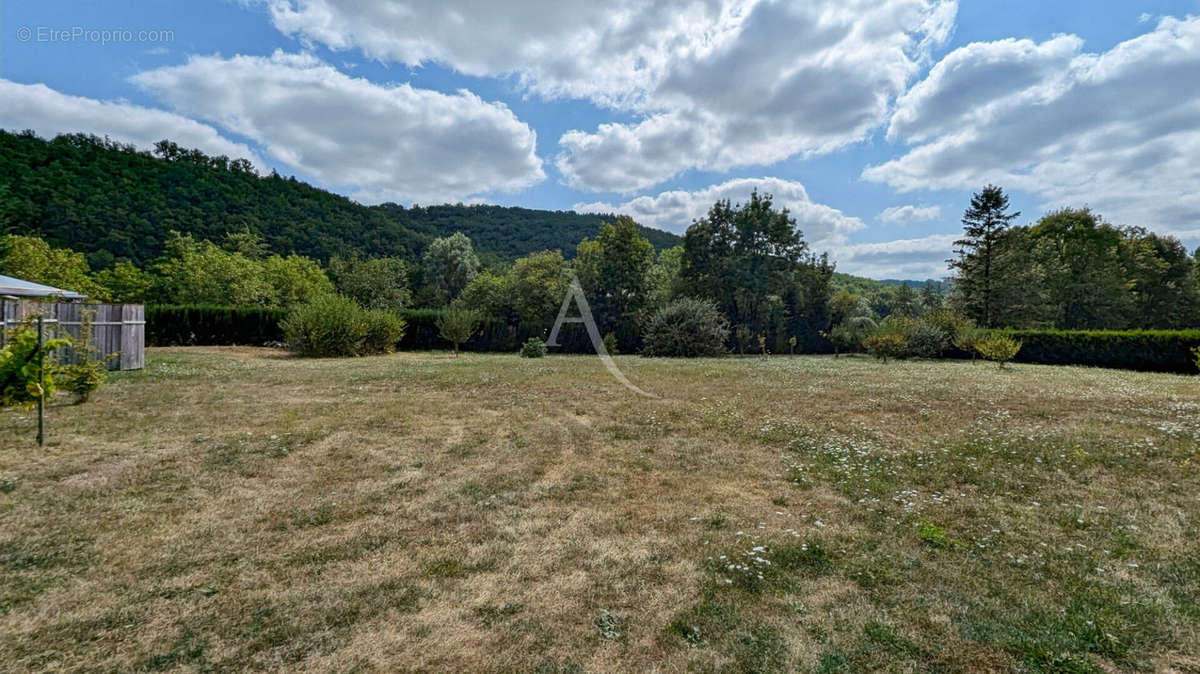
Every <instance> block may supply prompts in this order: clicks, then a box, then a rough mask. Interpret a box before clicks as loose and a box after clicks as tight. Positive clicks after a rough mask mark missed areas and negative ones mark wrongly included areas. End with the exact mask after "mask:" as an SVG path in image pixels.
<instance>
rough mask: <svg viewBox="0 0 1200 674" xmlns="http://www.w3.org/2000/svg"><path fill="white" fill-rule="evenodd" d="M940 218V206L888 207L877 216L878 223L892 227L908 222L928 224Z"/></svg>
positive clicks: (908, 205)
mask: <svg viewBox="0 0 1200 674" xmlns="http://www.w3.org/2000/svg"><path fill="white" fill-rule="evenodd" d="M940 217H942V209H941V207H940V206H913V205H911V204H906V205H904V206H888V207H887V208H885V209H883V212H882V213H880V214H879V218H878V219H879V221H880V222H886V223H889V224H893V225H902V224H907V223H910V222H929V221H930V220H937V219H938V218H940Z"/></svg>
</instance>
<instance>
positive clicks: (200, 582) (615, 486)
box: [0, 349, 1200, 672]
mask: <svg viewBox="0 0 1200 674" xmlns="http://www.w3.org/2000/svg"><path fill="white" fill-rule="evenodd" d="M619 363H620V365H621V367H622V368H623V369H624V370H625V372H626V374H627V375H628V376H629V377H630V379H631V380H633V381H634V382H635V383H637V384H638V385H639V386H641V387H643V388H645V389H648V390H652V391H655V392H657V393H659V394H661V395H662V396H663V399H662V400H646V399H642V398H638V397H635V396H634V395H633V394H631V393H629V392H627V391H626V390H625V389H623V388H621V387H620V385H619V384H617V383H616V382H614V381H612V380H611V379H610V378H609V377H608V376H607V374H605V372H604V370H603V368H602V366H601V365H600V363H599V362H597V361H596V359H594V358H586V357H561V356H560V357H554V356H551V357H549V358H546V359H543V360H521V359H518V358H516V357H515V356H480V355H464V356H462V357H460V358H457V359H454V358H449V357H448V356H446V355H444V354H397V355H394V356H387V357H375V358H366V359H358V360H299V359H293V358H286V357H282V356H281V354H279V353H278V352H274V351H270V350H266V349H155V350H152V351H151V353H150V362H149V366H148V367H147V369H146V370H144V371H142V372H140V373H128V374H124V375H120V376H118V377H115V378H114V379H113V380H112V381H111V382H110V383H109V384H108V385H107V386H106V388H105V389H103V390H102V391H101V392H100V393H99V394H98V395H97V396H96V398H95V400H94V401H93V402H91V403H88V404H86V405H83V406H78V407H72V406H67V405H61V406H59V405H56V406H53V407H52V408H51V409H50V411H49V419H50V422H49V428H50V438H51V441H50V443H49V445H48V446H47V447H46V448H45V449H44V450H39V449H37V448H36V446H34V444H33V442H32V437H33V419H32V417H31V415H29V414H27V413H18V412H12V411H9V412H5V413H2V414H0V437H3V438H5V440H4V443H3V448H2V449H0V567H2V576H0V671H6V672H9V671H11V672H17V671H66V670H71V671H75V670H89V671H97V670H98V671H131V670H136V671H161V670H170V669H180V670H185V671H206V670H241V669H276V670H288V671H296V670H318V671H326V670H336V671H348V670H397V669H400V670H463V671H482V670H494V671H543V672H569V671H685V670H695V671H719V670H729V671H793V670H801V671H824V672H832V671H864V670H877V669H886V670H894V671H930V670H941V671H996V670H1000V671H1005V670H1012V669H1016V670H1029V671H1111V670H1131V669H1144V670H1161V671H1181V672H1182V671H1198V667H1200V635H1198V632H1197V623H1198V622H1200V608H1198V596H1197V595H1198V593H1200V590H1198V588H1200V559H1198V557H1197V551H1198V550H1197V543H1196V541H1197V540H1198V538H1197V533H1198V531H1197V529H1198V516H1200V506H1198V500H1197V498H1198V497H1197V484H1198V482H1200V480H1198V477H1200V475H1198V469H1197V465H1198V461H1197V457H1196V452H1197V447H1198V446H1200V384H1198V383H1197V381H1198V380H1197V379H1195V378H1187V377H1176V376H1167V375H1155V374H1139V373H1131V372H1118V371H1101V370H1089V369H1077V368H1050V367H1038V366H1015V367H1012V368H1011V369H1009V370H1006V371H997V370H996V369H994V368H993V367H990V366H985V365H982V364H980V365H972V364H970V363H957V362H937V363H934V362H912V363H890V364H888V365H881V364H878V363H876V362H874V361H870V360H866V359H862V358H851V359H847V358H843V359H839V360H834V359H831V358H825V357H796V358H786V357H781V358H773V359H771V360H769V361H762V360H759V359H754V358H746V359H726V360H702V361H690V362H689V361H656V360H645V359H639V358H634V357H627V358H620V359H619Z"/></svg>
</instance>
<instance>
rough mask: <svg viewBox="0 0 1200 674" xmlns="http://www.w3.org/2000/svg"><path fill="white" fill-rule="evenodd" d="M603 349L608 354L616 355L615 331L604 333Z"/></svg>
mask: <svg viewBox="0 0 1200 674" xmlns="http://www.w3.org/2000/svg"><path fill="white" fill-rule="evenodd" d="M604 350H605V351H607V352H608V355H610V356H615V355H617V333H615V332H613V331H611V330H610V331H608V332H606V333H604Z"/></svg>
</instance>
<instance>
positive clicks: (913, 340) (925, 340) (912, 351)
mask: <svg viewBox="0 0 1200 674" xmlns="http://www.w3.org/2000/svg"><path fill="white" fill-rule="evenodd" d="M906 337H907V339H906V341H907V342H908V344H907V347H908V348H907V349H906V354H905V355H907V356H913V357H916V358H936V357H938V356H940V355H942V353H944V352H945V351H946V349H949V348H950V339H951V337H950V334H949V333H948V332H946V331H945V330H944V329H943V328H941V327H939V326H937V325H934V324H932V323H926V322H925V321H924V320H922V319H918V320H917V321H916V322H914V323H913V324H912V326H911V328H910V329H909V331H908V334H907V335H906Z"/></svg>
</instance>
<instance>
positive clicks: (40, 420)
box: [37, 314, 46, 447]
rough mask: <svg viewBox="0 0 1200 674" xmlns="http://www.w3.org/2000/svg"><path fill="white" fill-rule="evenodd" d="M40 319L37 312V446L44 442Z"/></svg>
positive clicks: (44, 415)
mask: <svg viewBox="0 0 1200 674" xmlns="http://www.w3.org/2000/svg"><path fill="white" fill-rule="evenodd" d="M42 321H43V319H42V315H41V314H38V317H37V326H38V328H37V330H38V343H37V359H38V367H37V376H38V436H37V438H38V447H42V446H44V445H45V444H46V389H44V388H42V383H43V382H44V381H45V374H44V373H43V372H42V367H43V365H44V363H43V362H42V361H43V360H44V358H43V356H42V342H43V340H44V337H43V335H42V327H43V325H42Z"/></svg>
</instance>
